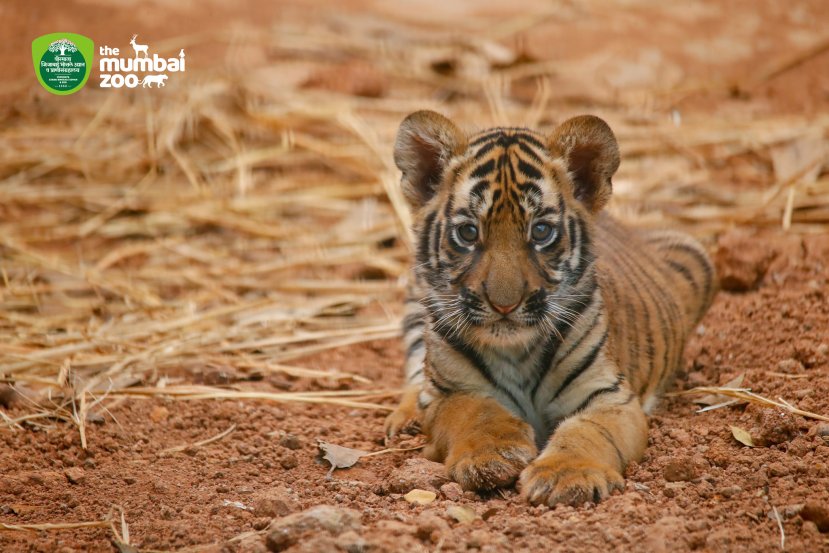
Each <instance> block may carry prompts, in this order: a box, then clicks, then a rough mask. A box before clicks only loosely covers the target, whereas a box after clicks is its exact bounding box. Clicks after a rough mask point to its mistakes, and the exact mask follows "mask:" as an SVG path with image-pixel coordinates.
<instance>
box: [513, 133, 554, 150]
mask: <svg viewBox="0 0 829 553" xmlns="http://www.w3.org/2000/svg"><path fill="white" fill-rule="evenodd" d="M514 136H515V138H518V139H520V140H523V141H524V142H527V143H529V144H532V145H533V146H535V147H536V148H538V149H539V150H546V149H547V146H546V145H544V144H543V143H542V142H541V141H540V140H538V139H537V138H536V137H534V136H533V135H531V134H529V133H526V132H516V133H515V135H514Z"/></svg>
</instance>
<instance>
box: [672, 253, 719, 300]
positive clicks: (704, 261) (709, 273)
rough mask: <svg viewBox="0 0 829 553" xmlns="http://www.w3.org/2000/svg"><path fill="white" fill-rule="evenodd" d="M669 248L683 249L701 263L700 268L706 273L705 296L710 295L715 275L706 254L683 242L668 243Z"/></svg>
mask: <svg viewBox="0 0 829 553" xmlns="http://www.w3.org/2000/svg"><path fill="white" fill-rule="evenodd" d="M667 248H668V249H669V250H679V251H683V252H685V253H687V254H688V255H690V256H691V257H693V258H694V259H695V260H696V261H697V263H699V265H700V269H702V272H703V273H705V297H708V294H710V292H711V284H712V282H713V280H714V275H713V270H712V269H711V262H710V260H709V259H708V258H707V257H706V256H705V254H703V253H702V252H700V251H699V250H698V249H697V248H695V247H693V246H690V245H688V244H683V243H682V242H669V243H668V244H667Z"/></svg>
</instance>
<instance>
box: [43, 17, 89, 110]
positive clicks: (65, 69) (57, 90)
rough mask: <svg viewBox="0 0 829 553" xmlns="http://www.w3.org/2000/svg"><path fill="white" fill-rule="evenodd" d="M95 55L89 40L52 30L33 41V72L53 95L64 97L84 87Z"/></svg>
mask: <svg viewBox="0 0 829 553" xmlns="http://www.w3.org/2000/svg"><path fill="white" fill-rule="evenodd" d="M94 55H95V44H94V43H93V42H92V39H90V38H87V37H85V36H83V35H78V34H75V33H52V34H48V35H43V36H41V37H38V38H36V39H34V40H33V41H32V62H33V63H34V66H35V75H36V76H37V80H38V81H40V84H41V85H43V88H45V89H46V90H48V91H49V92H51V93H52V94H59V95H61V96H64V95H67V94H73V93H75V92H77V91H79V90H80V89H81V88H83V85H85V84H86V81H87V79H89V72H90V70H91V69H92V61H93V57H94Z"/></svg>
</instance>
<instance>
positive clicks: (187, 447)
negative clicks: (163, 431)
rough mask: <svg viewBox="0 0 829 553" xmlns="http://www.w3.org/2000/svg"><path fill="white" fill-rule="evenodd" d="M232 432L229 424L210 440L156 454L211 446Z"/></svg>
mask: <svg viewBox="0 0 829 553" xmlns="http://www.w3.org/2000/svg"><path fill="white" fill-rule="evenodd" d="M234 430H236V425H235V424H231V425H230V426H229V427H228V428H226V429H225V430H223V431H221V432H219V433H218V434H216V435H215V436H211V437H210V438H207V439H205V440H200V441H198V442H193V443H192V444H187V445H178V446H175V447H169V448H167V449H162V450H161V451H159V452H158V454H159V455H169V454H170V453H178V452H179V451H185V450H188V449H195V448H199V447H203V446H206V445H209V444H212V443H214V442H218V441H219V440H221V439H222V438H224V437H225V436H227V435H228V434H230V433H231V432H233V431H234ZM124 541H125V542H126V543H129V539H125V540H124Z"/></svg>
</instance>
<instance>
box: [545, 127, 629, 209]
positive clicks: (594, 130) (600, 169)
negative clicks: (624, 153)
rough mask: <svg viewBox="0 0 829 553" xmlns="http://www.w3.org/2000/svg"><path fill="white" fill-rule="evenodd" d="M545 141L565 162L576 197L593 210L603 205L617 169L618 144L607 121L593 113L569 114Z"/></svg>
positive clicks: (608, 194)
mask: <svg viewBox="0 0 829 553" xmlns="http://www.w3.org/2000/svg"><path fill="white" fill-rule="evenodd" d="M549 144H550V149H551V150H552V151H553V154H555V155H558V156H561V157H562V158H564V160H565V162H566V163H567V170H568V171H569V173H570V177H571V178H572V180H573V186H574V190H573V195H574V196H575V197H576V199H577V200H579V201H580V202H582V203H583V204H584V205H586V206H587V208H588V209H589V210H590V211H592V212H593V213H596V212H597V211H599V210H600V209H601V208H603V207H604V206H605V204H607V201H608V200H609V199H610V193H611V191H612V188H613V186H612V184H611V182H610V178H611V177H612V176H613V174H614V173H615V172H616V169H618V168H619V145H618V144H617V143H616V137H615V136H614V135H613V131H612V130H610V127H609V126H608V125H607V123H605V122H604V121H603V120H601V119H599V118H598V117H596V116H594V115H579V116H578V117H573V118H572V119H568V120H567V121H565V122H564V123H562V124H561V125H559V127H558V128H557V129H556V130H555V131H553V134H552V135H551V136H550V139H549Z"/></svg>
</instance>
